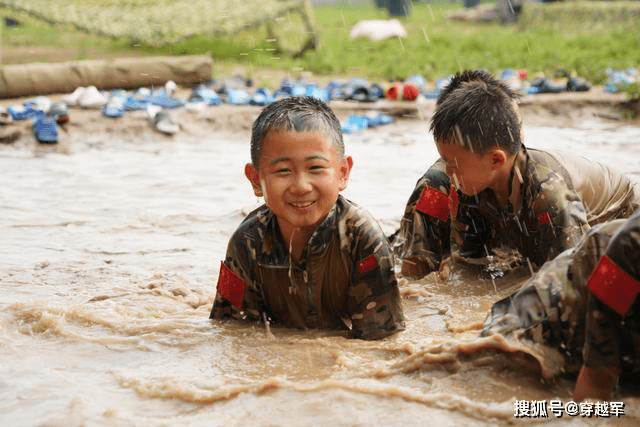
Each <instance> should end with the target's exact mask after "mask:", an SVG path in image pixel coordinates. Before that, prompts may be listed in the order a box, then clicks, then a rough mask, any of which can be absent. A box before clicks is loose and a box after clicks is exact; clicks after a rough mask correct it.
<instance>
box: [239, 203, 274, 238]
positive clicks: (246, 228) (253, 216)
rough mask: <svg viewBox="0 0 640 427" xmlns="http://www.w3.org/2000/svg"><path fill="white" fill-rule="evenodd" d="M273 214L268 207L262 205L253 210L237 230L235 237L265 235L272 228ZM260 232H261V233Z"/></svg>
mask: <svg viewBox="0 0 640 427" xmlns="http://www.w3.org/2000/svg"><path fill="white" fill-rule="evenodd" d="M273 218H274V217H273V214H272V213H271V211H270V210H269V208H268V207H267V206H266V205H261V206H258V207H257V208H255V209H254V210H252V211H251V212H249V213H248V214H247V216H245V217H244V219H243V220H242V222H241V223H240V225H238V227H237V228H236V230H235V231H234V233H233V236H234V237H236V236H239V235H242V236H249V235H254V234H255V235H256V236H258V235H259V234H263V233H264V232H265V231H266V230H268V229H269V228H270V223H271V221H272V219H273ZM258 230H261V231H260V232H259V231H258Z"/></svg>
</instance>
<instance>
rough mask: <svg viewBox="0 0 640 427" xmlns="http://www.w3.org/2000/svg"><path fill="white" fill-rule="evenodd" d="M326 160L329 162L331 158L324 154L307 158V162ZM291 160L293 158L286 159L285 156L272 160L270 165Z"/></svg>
mask: <svg viewBox="0 0 640 427" xmlns="http://www.w3.org/2000/svg"><path fill="white" fill-rule="evenodd" d="M317 159H319V160H326V161H329V160H330V158H329V157H328V156H325V155H324V154H312V155H310V156H307V157H305V160H317ZM289 160H291V157H285V156H280V157H275V158H273V159H271V161H270V162H269V164H271V165H272V164H274V163H278V162H286V161H289Z"/></svg>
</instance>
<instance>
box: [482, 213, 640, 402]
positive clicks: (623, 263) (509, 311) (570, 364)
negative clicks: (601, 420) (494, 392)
mask: <svg viewBox="0 0 640 427" xmlns="http://www.w3.org/2000/svg"><path fill="white" fill-rule="evenodd" d="M638 293H640V210H638V211H636V212H635V213H634V214H633V215H632V216H631V217H629V218H628V219H626V220H624V219H618V220H613V221H611V222H608V223H605V224H599V225H596V226H594V227H593V228H592V229H591V230H590V231H589V232H588V233H587V234H586V235H585V237H584V238H583V240H581V242H580V243H579V245H578V246H576V247H575V248H574V249H568V250H567V251H565V252H563V253H562V254H561V255H559V256H558V257H557V258H555V259H554V260H552V261H549V262H548V263H546V264H545V265H544V266H543V267H542V268H541V269H540V270H539V271H538V272H537V273H536V274H535V275H534V276H533V277H532V278H530V279H529V280H528V281H527V282H526V283H525V285H524V286H522V287H521V288H520V289H519V290H518V291H517V292H516V293H514V294H513V295H511V296H509V297H507V298H505V299H503V300H501V301H499V302H497V303H496V304H494V306H493V308H492V309H491V314H490V315H489V317H488V318H487V320H486V321H485V325H484V329H483V331H482V335H484V336H491V335H496V334H499V335H502V336H505V337H511V338H515V339H516V340H519V341H521V342H523V343H527V342H528V343H533V344H538V345H541V346H542V352H541V353H542V354H547V355H549V356H550V354H551V353H553V352H559V353H560V360H564V365H563V366H561V367H559V368H561V369H556V371H557V372H565V373H573V374H575V373H578V377H577V381H576V386H575V390H574V393H573V398H574V400H576V401H579V400H584V399H586V398H594V399H598V400H605V401H606V400H608V399H609V398H610V397H611V395H612V393H613V392H614V390H615V387H616V385H617V384H618V382H619V381H620V382H621V383H622V384H623V385H625V383H626V385H631V386H634V385H635V386H636V387H637V385H638V383H637V381H638V379H640V300H639V298H638ZM525 347H528V346H525ZM532 348H533V347H532ZM536 352H537V353H540V349H537V350H536ZM550 352H551V353H550ZM549 358H550V359H551V357H549ZM553 359H556V358H553Z"/></svg>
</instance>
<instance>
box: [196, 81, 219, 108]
mask: <svg viewBox="0 0 640 427" xmlns="http://www.w3.org/2000/svg"><path fill="white" fill-rule="evenodd" d="M199 101H202V102H204V103H205V104H207V105H220V104H221V103H222V100H221V99H220V96H219V95H218V93H217V92H216V91H215V90H213V89H211V88H210V87H208V86H205V85H198V86H196V88H195V89H194V90H193V92H192V93H191V96H190V97H189V102H192V103H197V102H199Z"/></svg>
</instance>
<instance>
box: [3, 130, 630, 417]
mask: <svg viewBox="0 0 640 427" xmlns="http://www.w3.org/2000/svg"><path fill="white" fill-rule="evenodd" d="M427 128H428V126H427V125H426V124H425V123H421V122H418V121H415V122H399V123H396V124H393V125H389V126H386V127H383V128H382V127H381V128H378V129H374V130H367V131H365V132H364V133H362V134H359V135H347V136H346V138H345V140H346V145H347V152H348V153H349V154H351V155H352V156H353V157H354V169H353V172H352V175H351V180H350V183H349V187H348V188H347V190H345V192H344V194H345V196H347V197H348V198H350V199H351V200H353V201H355V202H357V203H360V204H361V205H363V206H364V207H366V208H367V209H368V210H369V211H370V212H371V213H373V214H374V216H376V217H377V218H378V219H379V221H380V223H381V225H382V226H383V228H384V229H385V231H388V232H391V231H393V230H394V229H395V227H397V225H398V223H399V219H400V216H401V215H402V212H403V210H404V205H405V203H406V200H407V198H408V197H409V195H410V194H411V191H412V189H413V186H414V184H415V182H416V180H417V179H418V177H419V176H420V175H421V174H422V173H423V172H424V171H425V170H426V168H427V167H428V166H429V165H430V164H431V163H432V162H433V161H434V160H435V159H436V156H437V153H436V151H435V148H434V146H433V143H432V140H431V137H430V136H429V134H428V131H427ZM136 135H137V134H136V133H135V132H134V133H132V134H130V135H126V136H123V135H121V134H113V133H109V132H98V133H90V134H89V133H88V134H83V135H75V136H73V135H71V136H70V138H71V139H72V141H71V142H72V143H71V144H70V145H69V146H68V147H67V149H66V150H64V152H60V151H57V150H55V149H50V150H46V149H44V148H42V147H40V148H39V149H34V147H33V145H25V144H23V145H16V146H3V147H0V148H1V149H0V171H1V173H0V176H1V177H2V185H1V187H0V188H1V189H0V212H1V214H0V236H1V240H0V260H1V268H0V360H2V363H1V364H0V425H2V426H235V425H251V426H324V425H326V426H334V425H339V426H370V425H388V426H399V425H402V426H424V425H436V426H492V425H502V424H520V423H526V424H531V423H534V424H538V423H543V424H552V425H565V424H571V425H605V424H606V425H608V424H611V423H613V424H615V425H630V426H631V425H634V426H635V425H638V423H639V422H640V408H639V404H640V397H638V396H637V395H631V394H625V392H622V394H619V395H617V396H616V398H615V399H614V400H617V401H622V402H624V404H625V408H624V415H623V416H621V417H615V416H614V417H612V418H603V417H595V416H592V417H590V418H588V417H582V416H580V415H577V416H569V415H566V414H565V415H564V416H563V417H562V418H557V417H556V416H555V415H554V414H553V413H551V412H549V413H548V417H547V418H528V419H522V418H516V417H515V416H514V413H515V412H514V407H515V406H514V404H515V402H516V401H522V400H528V401H546V402H547V403H548V402H549V401H551V400H560V401H562V402H563V403H567V402H569V401H570V400H571V392H572V387H573V382H572V379H571V378H564V377H560V378H558V379H557V380H555V381H553V382H543V381H541V380H540V377H539V376H538V375H536V374H535V373H532V372H530V371H529V370H527V369H525V367H524V366H523V365H522V364H518V363H516V362H517V361H516V360H515V358H514V357H513V355H510V354H509V353H505V354H499V355H495V353H493V352H490V351H486V349H485V348H486V346H485V344H486V342H483V341H482V340H479V339H478V338H477V336H478V332H479V327H480V325H481V324H482V321H483V320H484V318H485V316H486V314H487V312H488V310H489V308H490V307H491V304H492V303H493V302H494V301H496V300H497V299H499V298H500V297H502V296H505V295H507V294H508V293H510V292H511V291H513V290H514V289H515V288H516V287H517V286H518V284H520V283H521V282H522V280H524V279H525V278H526V277H527V275H528V272H527V271H514V272H513V273H512V274H510V275H508V276H507V277H506V278H504V279H500V280H496V281H492V280H489V279H485V278H482V277H478V276H474V275H473V274H458V275H454V276H453V277H452V280H450V281H448V282H443V281H441V280H439V279H437V278H436V277H435V276H429V277H427V278H426V279H423V280H421V281H415V282H408V281H406V280H402V281H401V293H402V297H403V303H404V307H405V315H406V318H407V329H406V330H405V331H404V332H402V333H400V334H397V335H395V336H393V337H390V338H387V339H384V340H381V341H374V342H366V341H359V340H351V339H347V338H345V337H344V335H342V334H341V333H336V332H326V331H297V330H288V329H277V328H273V329H271V330H270V331H269V330H266V329H265V328H264V327H261V326H256V325H249V324H238V323H229V322H227V323H216V322H212V321H210V320H208V314H209V311H210V308H211V304H212V301H213V297H214V294H215V283H216V280H217V274H218V267H219V263H220V260H221V259H222V258H223V257H224V253H225V247H226V242H227V239H228V238H229V236H230V234H231V233H232V231H233V230H234V229H235V227H236V226H237V225H238V223H239V222H240V221H241V220H242V218H243V217H244V215H245V214H246V213H248V212H249V211H250V210H251V209H253V208H254V207H255V206H257V204H258V201H257V200H256V199H255V197H254V196H253V195H252V192H251V190H250V186H249V183H248V182H247V181H246V180H245V178H244V176H243V172H242V171H243V166H244V164H245V163H246V162H247V161H248V159H249V146H248V141H249V139H248V136H247V134H246V132H244V133H243V132H240V133H239V134H238V135H235V136H234V135H224V136H221V135H218V134H216V133H215V132H207V133H203V132H189V131H188V129H183V131H182V132H181V133H179V134H178V135H176V136H175V137H173V138H166V137H163V136H159V135H156V134H153V133H149V132H147V133H144V132H140V135H138V136H136ZM526 141H527V144H528V146H530V147H536V148H554V149H557V148H561V149H567V150H571V151H577V152H579V153H581V154H582V155H584V156H585V157H588V158H591V159H594V160H598V161H601V162H603V163H607V164H610V165H613V166H614V167H615V168H617V169H618V170H620V171H621V172H625V173H629V174H633V175H635V176H636V177H637V178H640V161H639V160H640V128H638V127H633V126H618V125H616V126H615V127H612V126H610V125H609V124H607V123H605V122H601V121H593V120H591V121H585V122H584V123H580V124H579V125H577V126H576V127H573V128H565V129H560V128H552V127H528V128H527V129H526Z"/></svg>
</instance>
